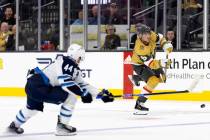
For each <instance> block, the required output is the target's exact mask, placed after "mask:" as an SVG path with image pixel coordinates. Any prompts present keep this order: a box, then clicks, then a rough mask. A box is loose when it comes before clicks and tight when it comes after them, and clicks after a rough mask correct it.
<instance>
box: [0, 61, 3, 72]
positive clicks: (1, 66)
mask: <svg viewBox="0 0 210 140" xmlns="http://www.w3.org/2000/svg"><path fill="white" fill-rule="evenodd" d="M1 69H3V59H1V58H0V70H1Z"/></svg>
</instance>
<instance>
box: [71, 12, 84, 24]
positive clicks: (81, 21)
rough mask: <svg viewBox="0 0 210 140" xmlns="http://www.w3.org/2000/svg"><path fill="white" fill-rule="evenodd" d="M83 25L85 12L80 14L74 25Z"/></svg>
mask: <svg viewBox="0 0 210 140" xmlns="http://www.w3.org/2000/svg"><path fill="white" fill-rule="evenodd" d="M82 24H83V11H82V10H80V11H79V12H78V19H76V20H75V21H74V22H73V25H82Z"/></svg>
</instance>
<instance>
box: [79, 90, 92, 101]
mask: <svg viewBox="0 0 210 140" xmlns="http://www.w3.org/2000/svg"><path fill="white" fill-rule="evenodd" d="M81 99H82V102H83V103H91V102H92V101H93V97H92V95H91V94H90V93H89V92H88V91H87V90H86V89H84V93H83V95H82V96H81Z"/></svg>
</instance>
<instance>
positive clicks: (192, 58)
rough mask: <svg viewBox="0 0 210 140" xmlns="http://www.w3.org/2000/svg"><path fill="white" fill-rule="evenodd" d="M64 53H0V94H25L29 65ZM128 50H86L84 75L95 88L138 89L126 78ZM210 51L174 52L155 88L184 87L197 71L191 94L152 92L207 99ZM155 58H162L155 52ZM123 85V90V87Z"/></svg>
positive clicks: (172, 97) (171, 97) (209, 98)
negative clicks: (161, 80) (162, 80)
mask: <svg viewBox="0 0 210 140" xmlns="http://www.w3.org/2000/svg"><path fill="white" fill-rule="evenodd" d="M59 55H65V54H63V53H1V54H0V96H24V95H25V93H24V86H25V83H26V80H27V79H26V75H27V71H28V69H31V68H34V67H36V66H39V67H40V68H44V67H46V66H47V65H48V64H50V63H51V62H52V61H53V60H54V59H55V58H56V57H58V56H59ZM131 55H132V53H131V52H87V53H86V58H85V61H84V62H83V63H81V66H80V67H81V69H82V73H83V77H84V79H85V80H86V81H87V82H89V83H90V84H92V85H94V86H95V87H97V88H100V89H101V88H107V89H110V90H111V91H112V92H113V93H114V94H123V92H124V93H125V92H132V91H133V92H134V93H140V89H141V88H142V86H143V85H144V83H143V82H141V86H140V87H133V86H132V85H131V84H130V82H129V81H127V80H128V79H127V77H126V76H127V74H129V73H131V72H132V71H131V65H130V64H125V59H127V57H128V58H129V57H130V56H131ZM209 56H210V52H173V53H171V55H170V56H169V57H170V59H171V60H172V64H171V67H170V69H168V70H167V82H166V83H161V84H159V85H158V87H157V89H156V91H171V90H185V89H187V88H188V87H189V86H190V84H191V83H192V81H193V79H194V77H195V76H196V75H200V76H201V77H202V79H201V80H200V81H199V83H198V85H197V86H196V88H195V89H194V91H193V93H191V94H179V95H167V96H166V95H164V96H163V95H161V96H153V97H151V99H161V100H168V99H169V100H207V101H210V95H209V94H210V92H209V91H210V86H209V84H210V57H209ZM157 58H158V59H161V58H165V53H163V52H158V53H157ZM125 89H126V90H125Z"/></svg>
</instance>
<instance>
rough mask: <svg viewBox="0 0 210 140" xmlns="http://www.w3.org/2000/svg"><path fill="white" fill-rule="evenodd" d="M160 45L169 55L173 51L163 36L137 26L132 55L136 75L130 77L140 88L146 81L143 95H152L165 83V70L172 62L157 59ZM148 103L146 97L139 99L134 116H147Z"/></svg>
mask: <svg viewBox="0 0 210 140" xmlns="http://www.w3.org/2000/svg"><path fill="white" fill-rule="evenodd" d="M157 43H159V44H160V46H161V47H162V48H163V50H164V51H165V52H166V53H167V54H169V53H171V52H172V50H173V46H172V44H171V43H170V42H167V41H166V39H165V38H164V37H163V35H162V34H157V33H155V32H153V31H151V29H150V28H149V27H148V26H146V25H144V24H138V26H137V39H136V42H135V47H134V50H133V55H132V59H131V62H132V65H133V70H134V74H133V75H132V76H131V75H130V76H129V79H130V80H131V82H132V83H133V84H134V85H136V86H139V85H140V84H139V82H140V81H144V82H145V83H146V85H145V86H144V87H143V89H142V90H141V92H142V93H151V92H152V91H153V90H154V89H155V87H156V86H157V85H158V84H159V83H160V82H164V81H165V79H166V75H165V73H164V71H163V68H168V67H169V65H170V63H171V61H170V60H169V59H160V60H157V59H155V51H156V47H157V46H156V44H157ZM146 101H147V98H146V97H145V96H140V97H138V99H137V101H136V105H135V112H134V114H137V115H138V114H145V115H146V114H147V113H148V111H149V108H147V107H145V106H144V103H145V102H146Z"/></svg>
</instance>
